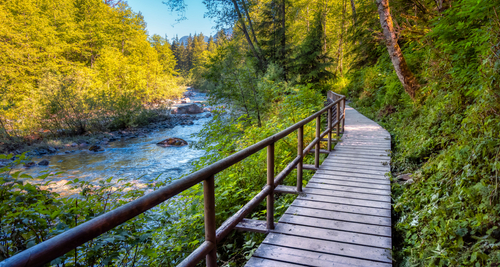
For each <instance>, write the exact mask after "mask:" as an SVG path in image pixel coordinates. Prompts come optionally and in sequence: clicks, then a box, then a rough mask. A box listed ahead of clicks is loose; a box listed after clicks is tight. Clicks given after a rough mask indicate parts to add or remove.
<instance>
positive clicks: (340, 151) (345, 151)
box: [334, 149, 390, 159]
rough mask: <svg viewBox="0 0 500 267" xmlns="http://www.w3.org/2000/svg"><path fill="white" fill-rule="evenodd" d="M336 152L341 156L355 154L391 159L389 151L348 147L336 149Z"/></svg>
mask: <svg viewBox="0 0 500 267" xmlns="http://www.w3.org/2000/svg"><path fill="white" fill-rule="evenodd" d="M334 150H335V152H336V154H337V155H339V156H342V155H355V156H363V157H372V158H379V157H381V158H387V159H390V155H389V153H387V152H370V151H366V150H359V151H358V150H348V149H334Z"/></svg>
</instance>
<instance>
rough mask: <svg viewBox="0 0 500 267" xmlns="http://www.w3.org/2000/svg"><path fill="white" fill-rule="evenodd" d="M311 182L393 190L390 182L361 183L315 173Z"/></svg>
mask: <svg viewBox="0 0 500 267" xmlns="http://www.w3.org/2000/svg"><path fill="white" fill-rule="evenodd" d="M309 182H310V183H311V182H314V183H323V184H332V185H343V186H353V187H358V188H373V189H381V190H387V191H389V194H390V191H391V185H389V184H369V183H360V182H352V181H349V180H344V179H339V180H335V179H322V177H321V176H317V175H314V176H313V178H311V180H309Z"/></svg>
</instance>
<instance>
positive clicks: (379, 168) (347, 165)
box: [321, 161, 391, 174]
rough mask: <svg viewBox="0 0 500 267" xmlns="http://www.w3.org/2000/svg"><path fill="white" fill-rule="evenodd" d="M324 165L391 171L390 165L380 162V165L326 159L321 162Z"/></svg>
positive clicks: (361, 169) (350, 168)
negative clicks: (337, 161)
mask: <svg viewBox="0 0 500 267" xmlns="http://www.w3.org/2000/svg"><path fill="white" fill-rule="evenodd" d="M321 166H322V167H323V166H324V167H325V168H326V167H333V168H348V169H349V170H360V171H379V172H384V174H385V173H387V172H390V171H391V168H390V167H389V166H388V165H385V166H384V165H382V164H379V166H367V165H365V164H364V163H358V162H351V163H336V162H331V161H328V162H327V161H324V162H323V164H321Z"/></svg>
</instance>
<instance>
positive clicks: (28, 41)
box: [0, 0, 182, 143]
mask: <svg viewBox="0 0 500 267" xmlns="http://www.w3.org/2000/svg"><path fill="white" fill-rule="evenodd" d="M0 17H1V27H0V42H1V43H0V44H1V47H2V49H0V64H1V66H2V68H1V71H0V92H1V94H0V136H1V138H2V140H3V141H4V142H6V143H8V141H9V140H10V141H14V140H13V139H15V138H19V137H26V136H29V135H33V134H34V135H36V134H38V133H39V132H40V131H42V130H48V131H51V132H52V133H54V134H57V133H61V132H64V133H68V134H82V133H85V132H87V131H98V130H105V129H107V128H121V127H127V126H130V125H134V124H136V123H137V120H138V117H140V116H143V117H144V115H147V114H145V113H146V112H147V109H145V106H146V104H151V103H157V104H159V103H160V102H161V101H163V100H165V99H167V98H174V97H178V96H180V95H181V94H182V92H181V88H180V87H179V84H178V79H177V78H176V76H177V72H176V70H175V66H176V60H175V58H174V55H173V53H172V51H171V49H170V45H169V44H168V42H167V41H166V39H165V38H163V37H160V36H157V35H153V36H148V35H147V32H146V24H145V22H144V20H143V17H142V16H141V15H140V14H137V13H134V12H133V11H132V10H131V9H130V8H129V7H128V6H127V5H126V4H123V3H122V4H117V3H114V2H113V1H108V4H106V3H104V2H103V1H85V0H82V1H10V2H3V3H0Z"/></svg>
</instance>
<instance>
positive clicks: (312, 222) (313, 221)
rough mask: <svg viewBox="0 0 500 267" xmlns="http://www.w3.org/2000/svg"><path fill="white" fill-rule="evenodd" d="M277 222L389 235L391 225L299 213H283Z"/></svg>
mask: <svg viewBox="0 0 500 267" xmlns="http://www.w3.org/2000/svg"><path fill="white" fill-rule="evenodd" d="M279 223H288V224H297V225H309V226H312V227H317V228H325V229H334V230H341V231H347V232H355V233H364V234H371V235H379V236H387V237H391V227H389V226H380V225H368V224H363V223H357V222H345V221H337V220H331V219H321V218H312V217H304V216H300V215H292V214H284V215H283V217H281V219H280V221H279Z"/></svg>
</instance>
